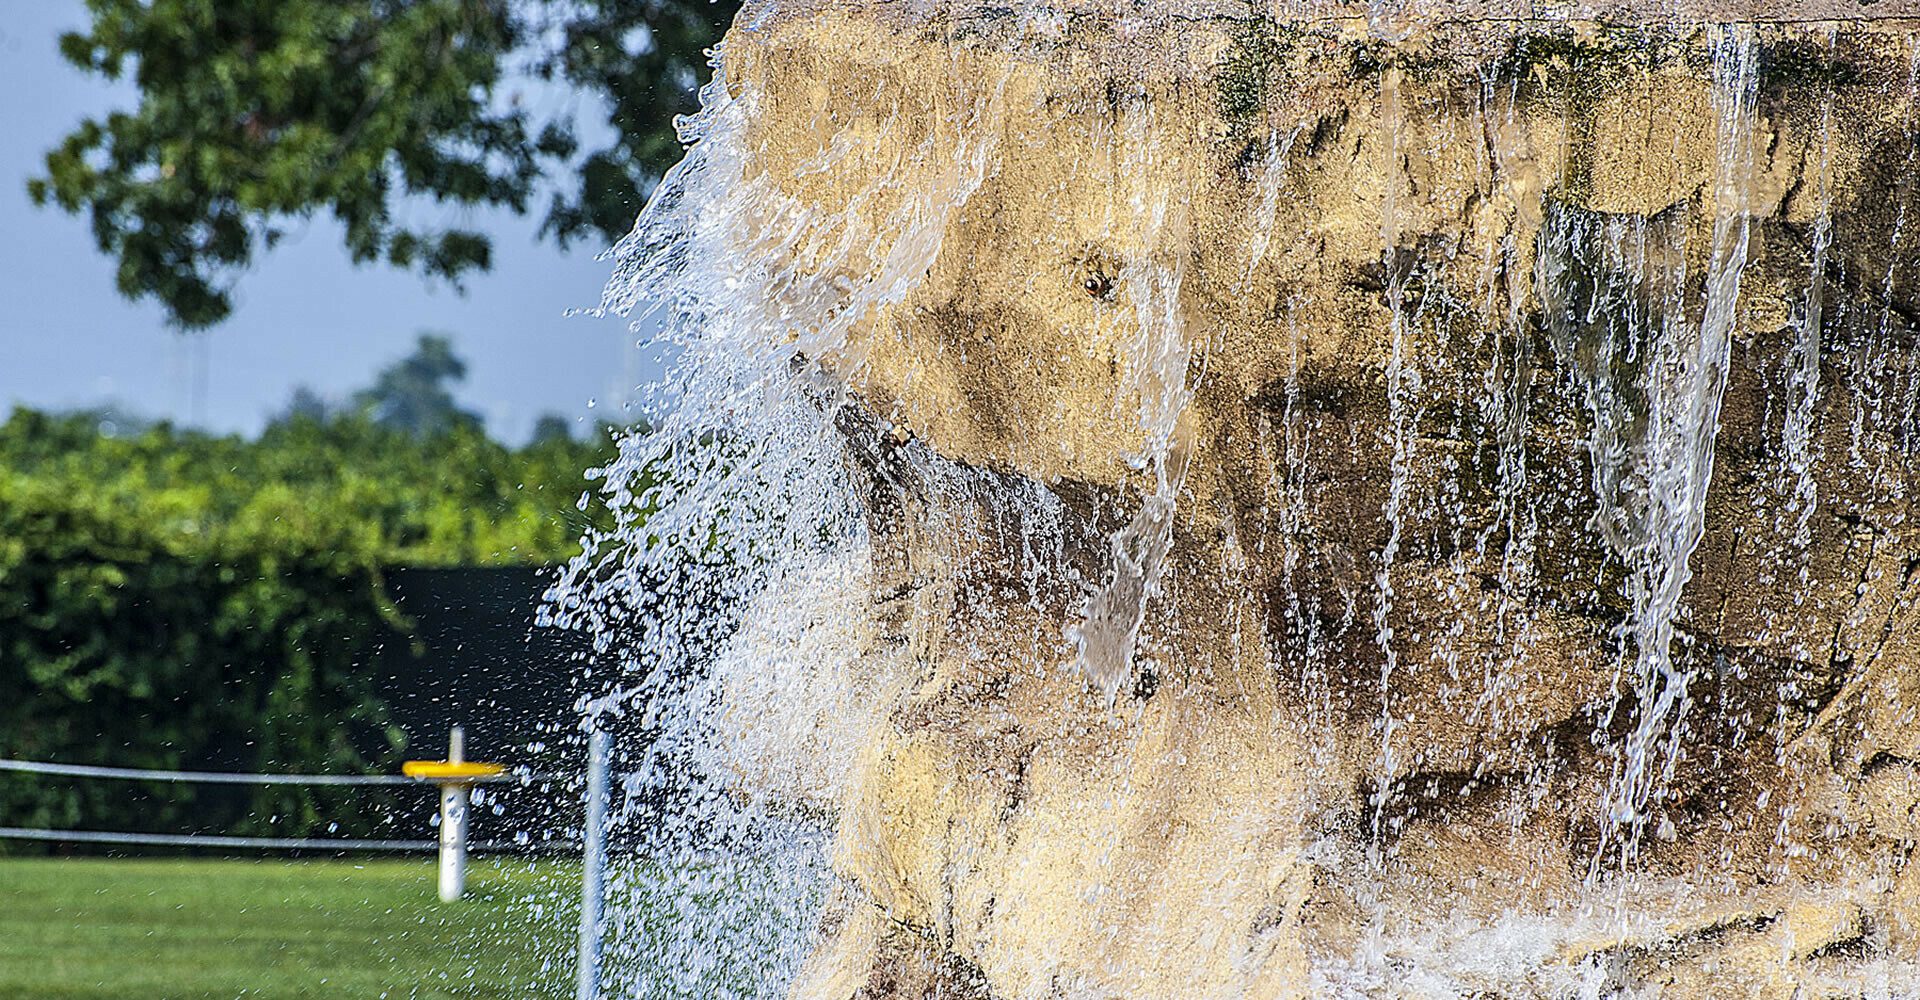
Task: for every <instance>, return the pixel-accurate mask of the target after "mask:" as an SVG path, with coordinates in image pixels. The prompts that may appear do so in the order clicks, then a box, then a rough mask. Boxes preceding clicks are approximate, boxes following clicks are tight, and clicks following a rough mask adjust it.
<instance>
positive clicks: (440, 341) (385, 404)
mask: <svg viewBox="0 0 1920 1000" xmlns="http://www.w3.org/2000/svg"><path fill="white" fill-rule="evenodd" d="M466 377H467V363H466V362H465V361H462V360H460V359H459V358H458V357H457V356H455V355H454V353H453V346H452V344H450V343H449V342H448V340H447V338H445V337H441V336H435V335H433V334H427V333H423V334H421V335H420V342H419V343H418V344H417V345H416V346H415V347H414V350H413V353H412V354H410V355H408V356H407V357H404V358H401V359H400V360H399V361H396V362H394V363H393V364H392V365H389V366H387V367H386V368H385V369H383V370H382V371H381V372H380V374H379V375H378V376H376V377H375V378H374V382H373V387H372V388H370V389H366V390H364V391H362V392H360V393H357V394H355V396H354V397H353V401H354V404H355V405H356V406H357V407H358V408H359V409H360V410H361V411H362V412H363V413H365V414H366V415H367V416H368V417H369V418H370V419H371V420H373V422H374V423H376V424H379V425H381V426H382V427H390V428H393V429H394V430H398V431H405V432H407V433H409V434H438V433H441V432H443V431H448V430H452V429H453V428H454V427H456V426H459V425H462V424H465V425H467V426H470V427H478V426H479V425H480V418H479V417H477V416H475V415H473V414H472V413H469V412H467V411H466V410H462V409H460V407H458V406H456V405H455V404H454V402H453V393H451V392H448V391H447V387H446V386H445V385H444V384H443V383H446V382H458V381H460V380H461V379H464V378H466Z"/></svg>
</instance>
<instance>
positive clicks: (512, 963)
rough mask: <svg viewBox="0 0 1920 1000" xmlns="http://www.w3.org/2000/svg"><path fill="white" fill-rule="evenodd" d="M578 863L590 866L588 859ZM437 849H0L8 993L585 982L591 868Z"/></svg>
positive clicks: (494, 989)
mask: <svg viewBox="0 0 1920 1000" xmlns="http://www.w3.org/2000/svg"><path fill="white" fill-rule="evenodd" d="M574 871H577V869H574ZM434 878H435V874H434V865H433V862H432V861H430V860H406V861H399V860H361V861H352V860H346V861H341V860H326V861H290V860H284V859H270V860H244V861H216V860H198V859H184V860H183V859H166V860H147V859H105V858H73V859H66V858H0V1000H15V998H18V1000H29V998H31V1000H82V998H84V1000H134V998H138V1000H171V998H181V1000H184V998H190V997H264V998H278V997H327V998H331V997H339V998H348V997H352V998H356V1000H358V998H373V997H389V998H394V1000H399V998H417V1000H433V998H442V997H460V998H502V1000H505V998H514V1000H520V998H530V997H549V996H555V997H557V996H568V995H571V977H572V973H573V968H572V966H573V958H572V954H573V952H572V949H573V933H574V922H575V921H576V920H577V919H578V917H577V910H576V909H575V907H576V906H577V902H576V896H577V892H578V888H577V882H576V881H575V880H576V879H577V875H575V874H572V872H571V871H569V869H568V868H567V867H563V866H559V865H553V864H541V865H530V864H528V863H526V862H519V861H502V862H487V861H481V862H478V863H476V864H475V866H474V868H473V870H472V871H471V872H470V877H469V881H468V890H469V894H468V898H467V899H465V900H462V901H460V902H457V903H441V902H440V901H439V900H438V899H437V898H436V897H435V895H434Z"/></svg>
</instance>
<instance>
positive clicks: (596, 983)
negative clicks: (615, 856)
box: [573, 728, 608, 1000]
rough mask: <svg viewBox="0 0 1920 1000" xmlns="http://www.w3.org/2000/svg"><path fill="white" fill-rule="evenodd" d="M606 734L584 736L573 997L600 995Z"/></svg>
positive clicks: (593, 998)
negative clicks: (577, 951) (577, 975)
mask: <svg viewBox="0 0 1920 1000" xmlns="http://www.w3.org/2000/svg"><path fill="white" fill-rule="evenodd" d="M607 747H608V739H607V734H606V733H605V732H603V731H601V730H600V729H598V728H595V729H594V730H593V731H592V732H591V733H589V734H588V736H587V803H586V805H587V819H586V828H585V829H584V830H583V831H582V833H583V834H584V837H583V839H584V840H585V843H584V844H583V845H582V852H581V863H580V981H579V986H578V988H576V989H575V990H574V994H573V995H574V1000H599V997H600V932H601V921H600V905H601V900H602V899H603V898H604V896H605V894H606V882H607V757H608V751H607Z"/></svg>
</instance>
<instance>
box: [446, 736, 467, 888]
mask: <svg viewBox="0 0 1920 1000" xmlns="http://www.w3.org/2000/svg"><path fill="white" fill-rule="evenodd" d="M466 759H467V731H466V730H465V729H462V728H461V727H459V726H455V727H453V731H452V732H450V733H448V734H447V760H448V761H450V762H452V763H455V764H458V763H460V762H461V761H464V760H466ZM472 793H473V785H472V783H471V782H466V781H451V782H448V783H446V784H444V785H441V786H440V900H441V901H442V902H446V903H451V902H453V901H454V900H456V899H459V898H460V897H461V896H464V895H466V894H467V812H468V809H467V805H468V799H469V797H470V796H471V795H472Z"/></svg>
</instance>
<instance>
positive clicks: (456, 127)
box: [28, 0, 738, 328]
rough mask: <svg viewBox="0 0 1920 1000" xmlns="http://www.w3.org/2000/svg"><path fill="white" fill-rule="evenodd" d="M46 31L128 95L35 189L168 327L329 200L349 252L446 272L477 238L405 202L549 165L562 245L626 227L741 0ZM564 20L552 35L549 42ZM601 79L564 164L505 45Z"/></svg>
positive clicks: (361, 3) (324, 6)
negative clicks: (604, 112)
mask: <svg viewBox="0 0 1920 1000" xmlns="http://www.w3.org/2000/svg"><path fill="white" fill-rule="evenodd" d="M87 6H88V9H89V10H90V12H91V14H92V24H91V27H90V30H89V31H86V32H84V33H80V32H76V33H71V34H68V35H66V36H64V37H63V38H62V39H61V52H62V54H63V55H64V56H65V57H66V58H67V60H68V61H69V62H71V63H73V64H74V65H75V66H78V67H79V68H81V69H82V70H85V71H88V72H93V73H99V74H102V75H105V76H107V77H109V78H116V79H117V78H119V77H120V76H121V75H122V74H123V73H129V72H130V73H131V75H132V78H133V81H134V83H135V84H136V85H137V86H138V87H139V90H140V104H139V107H138V108H137V109H135V110H134V111H132V112H125V113H115V114H112V115H109V116H107V118H106V119H105V120H104V121H101V120H97V119H89V120H87V121H85V122H83V123H82V124H81V125H80V127H79V128H78V129H77V130H76V131H74V132H73V133H72V134H71V135H69V136H68V137H67V138H66V139H65V141H64V142H62V143H61V145H60V146H59V147H58V148H57V149H55V150H53V151H52V152H50V153H49V154H48V155H47V159H46V168H47V172H46V174H45V175H44V176H41V177H36V178H34V179H32V180H31V181H29V183H28V189H29V193H30V194H31V195H32V197H33V199H34V201H35V202H36V203H39V204H43V205H44V204H47V203H49V202H51V203H53V204H57V205H58V206H60V207H61V208H63V209H65V210H67V211H69V212H74V213H78V212H81V211H86V212H88V213H89V215H90V217H91V221H92V225H93V234H94V239H95V241H96V242H97V243H98V244H99V247H100V249H101V250H102V251H103V252H105V253H108V254H111V255H113V256H114V257H116V258H117V259H118V262H119V266H118V270H117V274H116V282H117V284H118V286H119V288H120V291H121V292H122V293H123V294H125V295H127V296H128V297H130V298H141V297H145V296H152V297H154V298H156V299H158V300H159V301H160V303H161V304H162V305H163V306H164V307H165V308H166V309H167V312H168V315H169V316H170V317H171V319H172V320H173V321H174V322H175V323H176V324H178V325H179V326H181V327H184V328H196V327H204V326H209V325H212V324H214V323H218V322H220V321H221V320H222V319H224V318H226V316H227V315H228V314H229V313H230V312H231V311H232V295H231V292H232V285H233V282H234V280H235V279H236V278H237V275H238V274H239V273H240V272H241V271H244V270H245V269H246V268H247V267H248V266H249V265H250V264H251V263H252V261H253V259H254V256H255V254H256V253H257V252H259V251H260V250H262V249H266V248H271V247H272V246H273V245H274V244H275V242H277V240H278V239H279V238H280V236H281V235H282V233H283V231H284V227H285V226H286V225H287V223H288V222H289V221H292V220H299V219H305V218H308V217H310V216H311V215H313V214H314V213H316V212H320V211H327V212H331V213H332V214H333V216H334V217H335V218H336V219H338V220H339V221H340V222H341V223H342V225H343V226H344V227H345V230H346V245H347V249H348V251H349V252H350V253H351V254H352V256H353V259H354V260H355V261H356V262H360V263H367V262H373V261H385V262H387V263H390V264H392V265H395V266H399V267H417V268H419V269H420V270H422V271H424V272H425V273H427V274H428V275H430V276H437V277H441V278H445V279H448V280H451V281H454V282H455V283H456V284H457V283H458V281H459V279H460V277H461V276H462V275H464V274H466V273H468V272H470V271H472V270H475V269H481V270H484V269H485V268H486V267H487V266H488V264H489V262H490V255H491V244H490V242H489V240H488V238H487V237H486V236H485V235H484V234H482V233H479V232H476V231H473V230H470V229H461V228H449V229H445V230H439V231H434V230H428V229H417V228H413V227H410V226H407V225H404V224H402V223H400V222H398V221H396V208H397V207H398V206H399V204H400V202H401V201H402V199H404V198H407V197H425V198H431V199H434V200H436V201H440V202H448V203H452V204H456V205H463V206H482V205H485V206H504V207H507V208H510V209H512V210H514V211H516V212H524V211H525V210H526V208H527V203H528V200H529V198H530V196H531V195H532V194H533V192H534V190H535V186H536V181H537V179H538V177H539V175H540V172H541V170H542V168H543V167H544V168H545V169H547V170H548V172H549V173H550V174H551V175H553V176H557V177H564V178H567V179H568V182H571V179H572V177H573V176H574V175H575V174H577V175H578V182H577V183H578V187H577V188H567V189H564V190H562V191H561V192H560V193H559V194H556V195H555V196H554V198H553V202H552V207H551V209H550V211H549V214H548V216H547V220H546V223H545V225H544V227H543V232H546V233H550V234H552V235H554V236H555V237H557V238H558V239H559V240H560V241H561V242H562V243H565V242H567V241H568V240H570V239H573V238H576V237H579V236H581V235H584V234H587V233H590V232H597V233H599V234H600V235H601V237H603V238H607V239H612V238H614V237H617V236H618V235H619V234H620V233H622V232H624V231H625V229H626V228H627V227H628V226H629V225H630V224H631V223H632V220H633V216H634V214H635V212H636V211H637V208H638V205H639V203H640V199H641V197H642V195H643V193H644V192H645V191H646V190H647V189H648V188H649V187H650V186H651V185H652V183H653V182H654V180H656V179H657V178H658V177H659V176H660V174H661V173H662V172H664V171H665V169H666V168H667V167H668V166H669V165H670V164H671V163H672V162H673V161H674V160H677V159H678V158H679V156H680V147H679V143H678V141H677V139H676V138H675V136H674V133H673V127H672V122H673V117H674V116H675V115H678V114H682V113H685V112H688V111H690V110H692V109H693V107H694V104H695V99H694V88H695V86H696V84H697V81H698V78H699V75H700V74H699V60H700V58H701V53H702V51H703V50H704V49H705V48H706V47H707V46H709V45H712V44H713V43H714V42H716V41H717V40H718V38H719V36H720V30H721V26H722V25H724V24H725V23H726V22H727V21H728V20H730V19H731V17H732V15H733V12H734V10H735V9H736V8H737V6H738V3H737V0H725V2H718V3H714V2H709V0H525V2H520V3H515V2H512V0H380V2H374V3H368V2H365V0H218V2H214V0H148V2H145V3H141V2H136V0H87ZM555 35H557V36H558V37H559V38H560V39H562V41H561V42H560V43H559V47H558V49H557V51H551V52H542V51H539V48H538V47H539V46H540V45H541V44H542V41H543V40H544V39H547V38H550V37H552V36H555ZM517 58H529V59H530V60H531V68H532V69H533V71H534V72H535V73H536V74H537V75H539V76H543V77H546V78H548V79H560V80H563V81H567V82H570V83H573V84H575V85H579V86H582V87H586V88H589V89H591V90H592V91H593V92H594V93H597V94H602V95H605V96H606V97H607V98H608V100H609V102H610V106H609V108H608V120H609V122H610V123H611V124H612V125H613V126H614V128H615V130H616V131H617V132H618V133H619V137H618V139H617V140H616V141H615V142H614V143H613V145H612V146H610V147H609V148H607V149H604V150H600V151H597V152H593V153H590V154H588V155H587V156H586V157H585V159H584V161H583V162H582V163H580V164H579V165H578V166H577V168H576V165H575V164H574V163H573V160H574V158H575V156H576V154H577V153H578V152H579V150H578V140H577V138H576V134H577V129H576V127H575V123H574V122H573V121H572V120H571V119H567V118H562V119H558V120H554V121H550V122H546V123H544V127H539V128H538V134H537V138H536V132H535V130H536V126H537V125H539V123H536V122H534V121H532V120H531V119H530V117H529V116H528V115H527V114H526V112H525V111H523V110H522V109H520V108H518V107H516V106H513V105H512V104H511V103H510V102H507V101H503V100H502V99H500V94H499V92H500V90H501V88H502V86H503V81H505V80H507V78H508V74H509V72H510V70H511V69H512V68H513V61H514V60H515V59H517Z"/></svg>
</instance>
